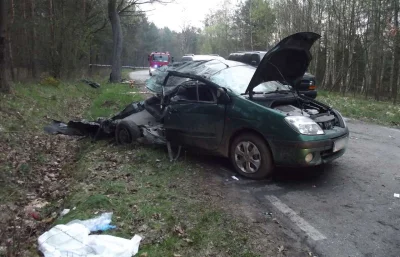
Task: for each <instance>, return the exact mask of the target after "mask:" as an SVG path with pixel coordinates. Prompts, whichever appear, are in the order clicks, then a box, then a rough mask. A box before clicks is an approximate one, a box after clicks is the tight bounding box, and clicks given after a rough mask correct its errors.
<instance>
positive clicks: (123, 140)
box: [115, 120, 141, 145]
mask: <svg viewBox="0 0 400 257" xmlns="http://www.w3.org/2000/svg"><path fill="white" fill-rule="evenodd" d="M140 135H141V133H140V129H139V127H138V126H137V125H136V123H135V122H133V121H131V120H121V121H120V122H118V124H117V127H116V129H115V139H116V141H117V143H118V144H120V145H128V144H132V143H133V142H134V141H136V139H138V138H139V137H140Z"/></svg>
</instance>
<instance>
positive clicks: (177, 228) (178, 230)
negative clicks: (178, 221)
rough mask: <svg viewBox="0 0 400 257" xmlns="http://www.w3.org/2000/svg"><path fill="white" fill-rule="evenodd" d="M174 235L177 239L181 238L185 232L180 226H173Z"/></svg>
mask: <svg viewBox="0 0 400 257" xmlns="http://www.w3.org/2000/svg"><path fill="white" fill-rule="evenodd" d="M174 233H175V234H177V235H178V236H179V237H183V236H184V235H185V230H184V229H183V228H182V227H181V226H180V225H175V226H174Z"/></svg>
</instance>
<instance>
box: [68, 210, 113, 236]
mask: <svg viewBox="0 0 400 257" xmlns="http://www.w3.org/2000/svg"><path fill="white" fill-rule="evenodd" d="M112 215H113V213H112V212H107V213H103V214H101V215H99V216H97V217H95V218H92V219H88V220H73V221H71V222H69V223H68V224H67V225H70V224H82V225H84V226H85V227H86V228H87V229H89V231H90V232H96V231H106V230H109V229H114V228H116V226H113V225H110V223H111V219H112Z"/></svg>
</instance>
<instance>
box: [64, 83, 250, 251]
mask: <svg viewBox="0 0 400 257" xmlns="http://www.w3.org/2000/svg"><path fill="white" fill-rule="evenodd" d="M131 91H132V89H131V88H129V87H128V85H113V86H109V87H107V88H104V89H102V93H101V94H99V95H97V96H96V98H95V99H94V100H93V104H92V106H91V107H90V108H89V110H88V113H89V114H90V116H93V115H94V114H96V115H97V116H108V115H109V113H110V112H111V111H113V110H114V109H118V110H120V109H121V108H120V107H121V106H124V105H126V104H128V103H130V102H131V101H132V100H139V99H140V95H138V94H133V95H132V94H129V92H131ZM106 102H107V103H109V102H113V103H118V104H117V105H111V106H110V105H108V108H106V107H105V106H104V103H106ZM85 144H86V146H87V147H86V149H85V151H84V152H83V153H81V155H80V158H79V160H78V161H77V163H76V169H75V170H76V173H75V175H74V177H75V178H76V179H77V180H78V181H81V182H80V183H78V184H76V185H75V186H74V188H73V190H72V192H71V194H70V195H69V197H68V198H67V201H66V203H65V205H66V206H67V207H66V208H71V209H72V208H73V207H76V209H75V210H74V211H72V212H71V213H69V214H68V215H66V216H65V217H64V218H63V219H61V220H58V221H57V222H58V223H65V222H68V221H70V220H73V219H77V218H78V219H84V218H89V217H93V216H94V215H95V213H101V212H105V211H113V212H114V221H115V224H116V225H117V229H116V230H114V231H110V232H108V233H109V234H112V235H116V236H122V237H125V238H130V237H132V236H133V235H134V234H140V235H141V236H143V237H144V239H143V241H142V243H141V248H140V249H141V251H140V254H144V255H146V253H147V255H148V256H178V255H182V256H210V255H212V256H256V255H254V254H252V253H251V252H250V250H249V249H247V247H246V242H247V240H248V237H247V236H246V235H245V234H241V233H242V232H243V229H241V226H242V225H241V224H240V223H238V222H236V221H235V220H234V218H232V217H230V216H229V215H228V214H227V213H224V211H222V209H220V208H218V206H216V205H215V204H213V203H212V202H211V201H209V199H208V198H207V197H205V195H204V192H203V191H202V189H201V188H202V187H201V185H199V184H198V182H197V181H198V180H197V177H196V176H198V175H199V173H200V172H201V171H200V168H199V167H197V166H196V165H194V164H192V163H190V162H186V161H180V162H176V163H170V162H169V161H168V159H167V154H166V152H165V149H164V148H162V147H161V148H160V147H154V146H143V145H139V144H137V145H134V146H133V147H128V148H123V147H119V146H115V145H113V144H109V143H107V142H98V143H95V144H90V143H88V142H86V143H85ZM205 206H206V208H204V207H205ZM140 254H139V255H140Z"/></svg>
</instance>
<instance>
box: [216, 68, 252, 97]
mask: <svg viewBox="0 0 400 257" xmlns="http://www.w3.org/2000/svg"><path fill="white" fill-rule="evenodd" d="M255 71H256V69H255V68H254V67H251V66H246V65H243V66H237V67H232V68H229V69H224V70H222V71H220V72H218V73H217V74H215V75H213V76H211V77H210V80H211V81H212V82H214V83H216V84H218V85H220V86H221V87H225V88H227V89H230V90H232V91H233V92H234V93H236V94H241V93H244V92H245V91H246V88H247V86H248V85H249V83H250V80H251V78H252V77H253V75H254V72H255Z"/></svg>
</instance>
